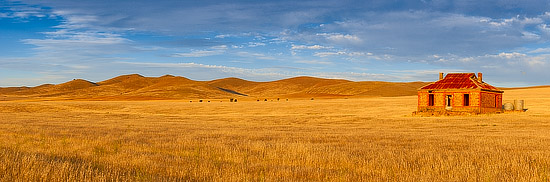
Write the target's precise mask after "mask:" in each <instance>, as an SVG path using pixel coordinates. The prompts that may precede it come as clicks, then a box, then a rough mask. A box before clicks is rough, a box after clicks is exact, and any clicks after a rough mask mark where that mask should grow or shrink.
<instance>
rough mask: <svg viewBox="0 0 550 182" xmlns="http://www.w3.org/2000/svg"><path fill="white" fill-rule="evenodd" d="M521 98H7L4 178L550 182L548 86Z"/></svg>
mask: <svg viewBox="0 0 550 182" xmlns="http://www.w3.org/2000/svg"><path fill="white" fill-rule="evenodd" d="M541 93H542V94H543V95H541ZM515 98H523V99H525V100H526V105H527V107H528V108H529V111H528V112H527V113H513V114H498V115H479V116H471V117H462V116H461V117H411V116H410V113H411V112H412V111H414V110H415V109H416V97H414V96H410V97H409V96H408V97H387V98H355V99H332V100H320V99H315V100H314V101H311V100H290V101H288V102H286V101H279V102H276V101H273V102H255V101H239V102H237V103H229V102H227V101H224V102H219V101H216V102H210V103H207V102H203V103H198V102H192V103H190V102H189V101H188V100H185V101H132V102H122V101H98V102H95V101H41V102H29V101H26V102H20V101H4V102H0V181H75V180H78V181H88V180H93V181H95V180H99V181H103V180H109V181H112V180H116V181H171V180H188V181H358V180H362V181H395V180H399V181H516V180H517V181H548V180H550V132H549V131H550V107H549V103H550V89H549V88H537V89H523V90H508V91H506V93H505V98H504V100H505V101H509V100H512V99H515Z"/></svg>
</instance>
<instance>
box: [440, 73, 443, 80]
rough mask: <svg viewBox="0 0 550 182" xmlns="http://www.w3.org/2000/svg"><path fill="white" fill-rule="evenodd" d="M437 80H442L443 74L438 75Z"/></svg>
mask: <svg viewBox="0 0 550 182" xmlns="http://www.w3.org/2000/svg"><path fill="white" fill-rule="evenodd" d="M439 80H443V73H441V72H440V73H439Z"/></svg>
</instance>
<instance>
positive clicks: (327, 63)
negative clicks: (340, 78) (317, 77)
mask: <svg viewBox="0 0 550 182" xmlns="http://www.w3.org/2000/svg"><path fill="white" fill-rule="evenodd" d="M296 63H302V64H319V65H331V64H333V63H332V62H328V61H319V60H300V61H296Z"/></svg>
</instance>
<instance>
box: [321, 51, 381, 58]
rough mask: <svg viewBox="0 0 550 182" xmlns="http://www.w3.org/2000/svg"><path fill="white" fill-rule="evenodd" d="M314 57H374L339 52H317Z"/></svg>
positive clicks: (358, 53)
mask: <svg viewBox="0 0 550 182" xmlns="http://www.w3.org/2000/svg"><path fill="white" fill-rule="evenodd" d="M313 55H314V56H317V57H328V56H340V55H344V56H350V57H359V56H372V55H373V53H370V52H367V53H364V52H346V51H337V52H316V53H315V54H313Z"/></svg>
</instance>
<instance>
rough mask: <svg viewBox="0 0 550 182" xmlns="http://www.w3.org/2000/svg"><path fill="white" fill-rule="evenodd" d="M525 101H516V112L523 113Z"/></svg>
mask: <svg viewBox="0 0 550 182" xmlns="http://www.w3.org/2000/svg"><path fill="white" fill-rule="evenodd" d="M523 105H524V102H523V100H514V110H516V111H523Z"/></svg>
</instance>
